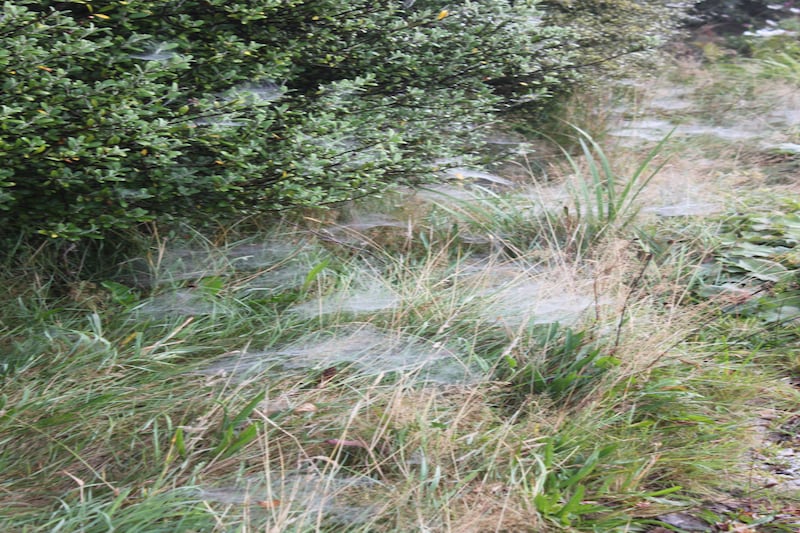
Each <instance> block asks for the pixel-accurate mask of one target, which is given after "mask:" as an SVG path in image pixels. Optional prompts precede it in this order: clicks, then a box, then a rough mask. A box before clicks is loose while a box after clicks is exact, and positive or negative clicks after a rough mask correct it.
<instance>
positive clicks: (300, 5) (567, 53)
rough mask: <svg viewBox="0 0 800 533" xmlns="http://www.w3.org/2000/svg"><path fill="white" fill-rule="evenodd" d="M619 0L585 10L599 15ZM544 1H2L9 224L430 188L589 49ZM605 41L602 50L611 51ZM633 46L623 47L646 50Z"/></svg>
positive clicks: (81, 228)
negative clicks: (502, 113)
mask: <svg viewBox="0 0 800 533" xmlns="http://www.w3.org/2000/svg"><path fill="white" fill-rule="evenodd" d="M558 3H559V4H564V2H558ZM617 3H619V2H616V3H614V2H611V3H608V2H593V3H591V4H593V5H594V6H595V8H596V9H595V8H593V9H595V12H596V13H601V12H602V11H603V10H614V9H616V8H618V7H619V6H617V5H615V4H617ZM629 3H630V2H629ZM551 4H552V3H551ZM606 4H608V5H606ZM612 4H614V5H612ZM637 4H638V3H637ZM561 7H562V8H563V7H564V6H561ZM551 8H552V6H551V7H550V8H548V6H547V5H542V6H540V5H539V3H538V2H535V1H513V0H492V1H487V2H456V3H449V4H446V3H444V2H439V1H434V0H416V1H413V0H405V1H404V2H403V1H397V2H374V1H367V0H351V1H348V2H342V1H341V0H254V1H248V2H243V1H230V0H186V1H182V2H160V1H158V2H156V1H137V2H120V1H91V0H86V1H81V2H34V1H27V0H23V1H17V2H6V3H5V4H3V6H2V10H3V12H2V17H0V40H2V43H3V46H2V47H0V71H2V72H3V77H2V89H3V90H2V93H0V115H1V116H0V155H2V157H3V165H2V167H1V168H0V222H2V227H3V228H4V230H3V231H4V232H6V233H10V234H18V233H20V232H22V233H28V234H40V235H45V236H48V237H53V238H67V239H77V238H81V237H102V236H103V235H105V234H107V233H108V232H109V231H112V230H119V229H123V228H127V227H131V226H133V225H136V224H139V223H142V222H145V221H150V220H153V219H155V218H161V217H186V216H190V217H196V216H198V215H199V216H203V217H206V216H209V215H213V216H219V215H223V214H225V213H236V214H237V216H242V215H247V214H250V213H254V212H262V211H267V210H277V209H283V208H287V207H293V206H314V205H321V204H324V203H327V202H336V201H341V200H345V199H351V198H354V197H358V196H361V195H366V194H370V193H373V192H376V191H379V190H381V189H383V188H385V187H386V186H388V185H390V184H398V183H415V182H418V181H420V180H425V179H429V178H430V177H432V176H433V175H434V173H435V172H436V171H437V170H438V169H439V167H441V166H442V165H443V164H446V163H442V161H447V160H448V159H447V158H450V157H453V156H456V155H458V154H461V155H463V154H464V153H469V152H470V151H474V149H475V147H476V146H477V145H478V144H479V142H480V136H481V126H482V125H485V124H487V123H488V121H489V117H490V114H491V113H492V112H493V111H496V110H497V109H498V108H500V107H502V106H503V105H504V104H509V103H516V104H519V103H524V104H525V105H527V106H533V107H540V106H544V105H546V104H547V101H548V98H549V97H550V96H551V95H553V94H556V93H559V92H563V91H564V90H565V88H569V87H571V86H572V85H573V84H574V83H575V82H576V81H577V80H578V79H579V77H580V71H579V69H577V68H575V66H576V65H578V64H580V63H581V61H580V56H581V53H584V52H585V50H582V49H581V46H580V41H579V40H576V39H574V38H573V37H574V28H573V29H571V28H570V27H569V25H568V24H562V23H561V22H558V20H563V18H557V19H552V18H551V17H549V15H548V12H546V11H543V9H551ZM634 15H635V16H638V15H636V14H635V13H634ZM645 18H646V17H645ZM640 20H641V17H640ZM623 26H624V25H623ZM651 28H652V26H651ZM614 31H619V26H617V27H616V29H615V30H614ZM646 33H647V32H642V35H646ZM612 41H613V39H612ZM609 42H610V41H609ZM614 42H615V44H616V47H615V48H614V50H613V51H610V52H609V54H612V53H613V54H616V53H619V52H620V50H619V44H620V42H621V41H614ZM631 42H632V41H630V39H629V40H628V41H626V43H623V48H624V47H625V46H629V47H630V48H635V47H638V46H640V43H636V44H635V45H634V44H631ZM595 44H596V43H595ZM609 50H610V49H609ZM598 53H601V54H602V51H601V50H598V49H597V47H595V48H593V50H592V54H593V56H592V57H593V60H594V56H595V55H596V54H598Z"/></svg>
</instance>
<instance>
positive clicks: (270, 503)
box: [256, 500, 281, 509]
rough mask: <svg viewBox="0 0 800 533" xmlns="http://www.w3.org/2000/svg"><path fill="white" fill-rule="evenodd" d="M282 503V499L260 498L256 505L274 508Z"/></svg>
mask: <svg viewBox="0 0 800 533" xmlns="http://www.w3.org/2000/svg"><path fill="white" fill-rule="evenodd" d="M280 504H281V501H280V500H259V501H257V502H256V505H258V506H259V507H263V508H264V509H273V508H275V507H277V506H279V505H280Z"/></svg>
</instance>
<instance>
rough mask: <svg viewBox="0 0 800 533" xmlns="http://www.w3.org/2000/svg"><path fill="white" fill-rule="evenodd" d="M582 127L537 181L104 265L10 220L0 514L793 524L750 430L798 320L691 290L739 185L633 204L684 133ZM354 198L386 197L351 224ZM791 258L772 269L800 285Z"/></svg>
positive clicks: (282, 523) (212, 527)
mask: <svg viewBox="0 0 800 533" xmlns="http://www.w3.org/2000/svg"><path fill="white" fill-rule="evenodd" d="M607 120H608V117H603V121H604V123H605V121H607ZM575 131H576V132H577V139H578V140H577V143H576V144H575V146H576V147H577V148H578V149H579V150H578V152H577V153H573V152H568V153H566V154H565V158H564V165H563V166H562V167H561V168H560V169H555V168H554V169H552V170H553V172H552V176H550V177H549V178H548V179H549V180H550V181H548V182H547V183H542V182H539V181H537V176H536V175H533V174H531V175H530V176H528V178H527V179H528V181H529V183H528V184H527V185H529V186H530V187H532V188H533V190H534V191H535V194H534V195H531V194H519V193H518V192H517V191H514V190H511V191H505V192H504V191H491V190H488V189H484V190H482V191H481V192H479V193H478V194H476V195H473V196H472V197H471V198H470V199H467V200H464V199H461V200H453V199H452V198H448V197H447V196H443V195H439V196H435V197H434V198H435V199H434V200H433V201H431V200H420V199H419V198H418V197H416V196H411V197H408V196H397V197H387V198H385V199H384V200H382V201H374V202H373V203H372V204H369V203H362V204H360V205H359V206H357V209H355V210H354V211H353V213H345V212H342V213H338V215H340V217H341V218H343V219H347V220H348V222H346V223H341V224H338V225H332V223H331V222H330V220H326V221H322V218H327V219H335V218H336V215H337V213H328V214H319V213H307V214H306V215H307V216H306V218H304V219H303V218H299V217H298V219H295V220H284V221H281V222H273V223H270V224H267V225H264V226H258V227H255V228H253V227H245V225H244V224H242V225H241V226H240V227H236V228H225V229H221V230H220V231H219V232H217V233H202V234H201V233H199V232H195V231H193V230H191V229H190V228H181V227H178V228H174V229H173V230H172V231H171V232H167V231H166V230H163V232H159V231H155V230H156V229H161V228H153V231H151V235H152V238H151V239H150V240H144V241H142V240H139V241H138V242H137V244H136V246H137V247H138V248H139V249H140V250H142V251H141V252H140V253H138V254H137V255H138V256H139V257H142V258H144V259H143V260H138V261H131V262H120V261H119V260H118V258H115V256H114V254H113V253H108V254H106V257H107V258H108V259H107V260H106V262H105V263H103V264H101V265H100V266H98V265H97V264H93V263H91V262H89V261H88V260H86V259H85V258H79V257H76V253H75V252H72V251H66V250H64V249H59V248H52V249H51V248H49V247H44V248H41V249H34V250H31V249H28V248H25V246H23V245H20V246H19V247H18V248H17V249H15V253H14V254H13V256H9V257H8V258H7V259H6V264H5V265H4V266H5V268H4V270H3V271H4V272H6V273H7V274H6V275H5V278H4V279H3V282H4V285H5V286H6V287H7V289H8V290H7V297H6V298H5V299H4V300H3V304H2V306H0V328H2V329H1V330H0V331H2V339H0V348H2V354H3V357H2V365H3V366H2V367H1V368H2V379H3V390H2V398H0V399H1V400H2V403H1V404H0V443H2V445H0V508H2V509H3V512H2V513H0V528H2V529H3V530H6V531H31V532H32V531H50V530H53V531H56V530H57V531H81V532H84V531H86V532H91V531H108V530H111V529H116V530H119V531H256V530H268V531H345V530H346V531H364V532H367V531H370V532H372V531H420V530H426V531H559V530H567V531H642V532H644V531H651V530H653V528H655V527H666V528H673V529H674V526H670V525H669V524H667V523H665V522H664V521H663V520H662V518H663V517H664V515H665V514H666V513H684V514H691V515H693V516H698V517H702V518H704V519H706V520H707V521H709V522H710V523H717V524H722V526H720V527H730V528H733V527H739V526H741V527H745V526H746V525H747V524H752V523H754V522H758V521H759V520H760V525H753V526H752V527H753V528H755V527H758V528H759V529H758V531H791V530H792V528H793V527H795V526H792V525H791V524H792V519H791V516H790V514H791V513H790V511H791V505H792V503H791V502H792V499H791V497H790V496H786V495H782V494H781V493H779V492H775V491H770V489H768V488H765V482H764V480H763V477H764V476H767V475H769V474H768V473H763V469H762V466H763V465H762V463H761V462H760V461H757V460H756V459H755V458H754V457H755V456H754V455H752V454H750V453H749V450H750V449H754V450H762V451H763V450H766V448H767V445H766V444H765V442H764V438H763V436H762V435H761V434H760V432H759V430H758V429H757V428H756V427H755V425H756V422H758V421H759V420H764V418H763V413H764V412H766V411H769V412H770V413H773V415H774V416H773V417H772V418H771V420H774V424H775V425H776V429H778V428H780V427H781V426H780V424H782V423H784V422H785V421H786V420H787V419H789V418H790V416H791V414H792V413H793V412H794V411H796V409H797V405H798V399H800V398H799V396H798V392H797V390H796V388H794V387H792V386H791V384H790V383H789V382H787V380H785V379H783V378H785V377H786V376H787V375H789V374H790V373H793V372H794V373H796V371H797V367H798V363H797V360H798V355H797V354H798V338H799V337H798V330H797V325H796V323H795V322H791V321H789V322H785V323H781V322H779V323H776V322H768V321H766V322H765V321H764V320H762V319H760V318H759V317H758V316H757V314H755V315H754V314H752V313H751V314H749V315H748V314H746V313H740V312H738V311H739V310H740V308H739V307H736V306H737V305H739V302H736V301H731V300H730V295H728V294H724V293H722V294H716V295H713V296H710V297H708V296H704V294H703V293H702V291H701V290H700V288H701V287H703V286H704V285H703V284H704V283H707V281H708V280H707V277H704V276H705V274H704V272H705V270H704V265H707V264H708V263H709V261H711V260H713V259H715V258H716V259H719V262H720V264H722V265H724V264H726V263H725V261H726V260H727V259H726V258H730V257H732V256H733V254H734V252H735V250H738V249H739V248H737V247H736V246H732V245H730V244H725V242H726V241H725V238H726V237H725V233H726V231H727V230H726V228H728V227H730V225H731V224H732V223H736V224H738V225H739V226H737V227H740V228H741V227H744V228H746V229H747V231H750V232H751V233H752V232H753V231H755V232H756V233H758V231H761V230H758V229H757V224H756V225H754V220H755V219H754V218H751V219H748V216H751V217H757V216H758V213H757V211H752V212H751V211H743V212H740V213H739V214H738V215H737V216H739V217H740V218H736V219H731V218H730V217H728V218H726V216H725V215H722V216H720V217H717V218H715V219H708V218H692V217H684V218H681V219H680V221H679V222H670V220H669V219H664V220H655V219H652V218H650V219H648V218H647V217H646V216H643V214H642V213H640V210H639V208H640V207H641V205H642V204H643V203H644V202H647V201H649V199H651V198H652V197H653V196H648V195H652V194H654V193H652V192H651V191H652V190H653V189H656V190H658V188H659V187H661V186H662V184H661V182H660V181H659V180H664V179H666V178H665V177H664V176H665V175H666V176H667V178H671V177H674V175H675V174H674V173H675V172H677V170H676V169H680V168H688V167H680V166H679V165H680V164H684V165H688V166H691V161H687V160H686V158H689V157H692V154H694V153H695V152H694V150H696V149H697V146H696V144H695V145H694V146H690V145H689V144H688V143H683V144H682V143H680V142H677V141H676V140H675V138H674V137H673V138H670V139H668V140H666V139H665V141H664V142H662V143H661V144H658V143H656V146H655V148H654V149H650V148H648V149H645V150H644V151H640V150H638V149H637V148H625V147H615V148H613V149H606V147H605V144H601V143H600V142H598V141H595V140H594V137H592V136H590V135H588V134H587V133H585V132H586V131H589V130H587V129H586V128H580V129H577V130H575ZM676 146H677V147H676ZM679 150H684V151H683V152H679ZM668 151H669V152H671V157H670V158H669V161H668V162H667V158H666V155H667V152H668ZM676 159H677V161H678V162H677V163H676V162H675V161H676ZM724 164H725V165H730V162H725V163H724ZM725 172H726V173H727V172H733V171H731V170H730V169H726V170H725ZM565 184H570V185H569V186H567V185H565ZM550 193H552V195H551V196H550V197H551V198H555V200H554V201H553V202H547V201H545V200H543V198H545V197H547V196H548V194H550ZM749 194H751V195H754V197H757V194H756V193H755V192H753V191H752V190H751V191H750V193H749ZM787 205H788V204H787ZM565 206H566V207H567V209H566V211H565V209H564V207H565ZM343 209H344V208H343ZM370 209H374V210H375V211H376V212H380V213H381V214H383V215H386V214H387V213H391V214H392V217H393V218H392V220H391V221H389V222H387V221H386V220H383V221H381V222H380V223H379V224H377V225H374V220H373V222H370V223H361V224H358V223H356V222H357V220H356V219H357V218H358V214H359V212H369V210H370ZM759 220H760V219H759ZM770 220H771V221H772V222H770V224H772V225H773V226H776V227H782V226H780V224H781V222H780V220H781V219H780V217H777V218H775V217H774V218H772V219H770ZM787 220H788V218H787ZM354 221H355V222H354ZM398 221H399V222H398ZM371 224H373V225H371ZM768 225H769V224H768ZM754 228H756V229H754ZM773 229H774V228H773ZM763 233H764V234H766V235H774V234H776V231H772V230H769V231H767V230H764V232H763ZM784 233H786V232H784ZM784 233H781V235H783V234H784ZM759 235H761V233H759V234H758V235H755V236H753V235H750V234H748V236H747V238H748V239H751V240H752V239H757V238H760V237H759ZM753 242H755V241H753ZM759 242H761V241H759ZM783 244H784V245H786V243H783ZM737 246H739V245H737ZM732 250H733V251H732ZM781 257H783V256H781ZM780 260H784V259H780ZM64 264H68V265H69V266H70V269H67V270H72V271H74V273H73V274H71V276H72V278H64V277H61V276H62V274H58V275H56V274H54V273H56V272H58V273H63V272H64V271H65V269H63V268H61V267H62V266H63V265H64ZM112 265H113V266H114V267H115V269H113V270H112V269H111V266H112ZM101 267H102V268H101ZM784 268H785V270H786V271H787V273H794V274H795V277H796V265H795V266H794V267H793V266H792V264H791V263H790V262H787V263H786V265H785V267H784ZM793 268H794V269H795V270H792V269H793ZM737 272H738V271H734V270H729V271H728V274H729V275H731V276H733V275H737ZM738 274H741V272H738ZM68 275H69V274H68ZM781 283H782V285H780V286H779V287H778V288H777V289H774V290H772V289H770V290H772V292H769V293H768V296H769V297H770V298H771V297H775V298H785V297H787V295H789V296H788V297H793V296H792V295H793V292H792V291H794V290H796V287H795V286H794V285H792V280H781ZM778 289H779V290H780V291H781V292H780V293H778V292H776V291H777V290H778ZM765 301H766V300H765ZM732 306H733V307H732ZM715 502H724V504H725V506H722V504H721V503H720V504H719V505H713V503H715Z"/></svg>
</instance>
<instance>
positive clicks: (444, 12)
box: [436, 9, 450, 20]
mask: <svg viewBox="0 0 800 533" xmlns="http://www.w3.org/2000/svg"><path fill="white" fill-rule="evenodd" d="M449 14H450V12H449V11H447V10H446V9H442V10H441V11H439V16H438V17H436V20H442V19H443V18H445V17H446V16H447V15H449Z"/></svg>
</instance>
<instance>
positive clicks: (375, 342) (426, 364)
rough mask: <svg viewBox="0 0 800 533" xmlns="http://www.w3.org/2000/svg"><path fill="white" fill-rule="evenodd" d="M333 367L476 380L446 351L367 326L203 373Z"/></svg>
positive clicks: (241, 374)
mask: <svg viewBox="0 0 800 533" xmlns="http://www.w3.org/2000/svg"><path fill="white" fill-rule="evenodd" d="M332 366H347V367H348V368H349V369H350V370H351V371H354V372H357V373H359V374H362V375H379V374H389V373H403V374H407V375H408V376H409V377H413V378H414V379H416V380H419V381H425V382H433V383H464V382H471V381H474V380H476V379H478V378H479V371H478V370H477V369H475V368H474V367H473V366H472V365H470V364H469V363H468V362H466V361H465V360H464V359H462V358H461V357H460V356H459V355H458V354H457V353H455V352H454V351H452V350H450V349H448V348H446V347H445V346H442V345H439V344H437V343H431V342H429V341H427V340H425V339H421V338H419V337H415V336H412V335H407V334H402V333H396V332H390V331H384V330H382V329H379V328H377V327H375V326H373V325H371V324H348V325H344V326H340V327H336V328H332V329H329V330H324V331H320V332H314V333H310V334H308V335H306V336H304V337H302V338H301V339H299V340H297V341H295V342H293V343H291V344H288V345H285V346H280V347H276V348H272V349H268V350H263V351H249V352H245V353H242V354H237V355H235V356H231V357H227V358H223V359H221V360H219V361H217V362H216V363H214V364H212V365H211V366H209V367H208V368H206V369H205V370H204V371H203V373H204V374H225V375H229V376H232V377H234V378H238V379H247V378H250V377H253V376H255V375H257V374H259V373H260V372H263V371H265V370H269V372H270V373H271V374H273V375H274V374H275V373H281V372H284V373H286V374H291V373H293V371H297V370H304V369H326V368H330V367H332Z"/></svg>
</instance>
